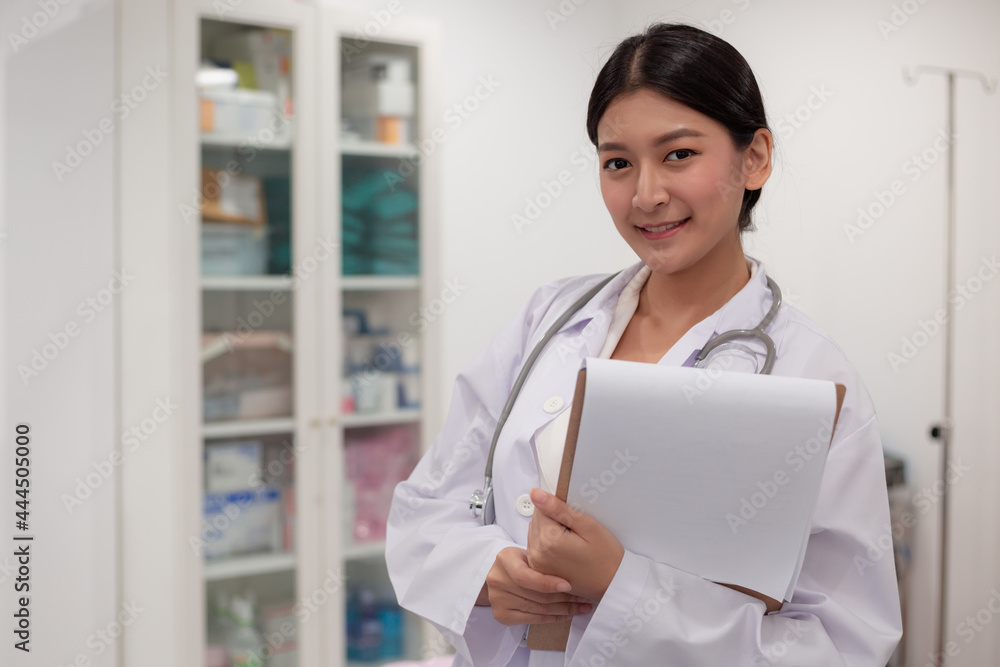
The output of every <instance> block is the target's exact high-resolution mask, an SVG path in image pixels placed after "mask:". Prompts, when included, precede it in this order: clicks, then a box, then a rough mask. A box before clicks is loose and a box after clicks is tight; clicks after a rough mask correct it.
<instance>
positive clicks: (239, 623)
mask: <svg viewBox="0 0 1000 667" xmlns="http://www.w3.org/2000/svg"><path fill="white" fill-rule="evenodd" d="M229 606H230V613H231V615H232V620H233V628H232V630H231V631H230V633H229V637H228V640H227V642H226V652H227V653H228V654H229V665H230V667H263V665H264V659H263V657H262V654H261V651H262V649H263V647H264V639H263V638H262V637H261V636H260V633H259V632H257V629H256V628H255V627H254V622H253V602H252V601H251V599H250V598H249V597H240V596H238V595H234V596H233V599H232V601H231V602H230V605H229Z"/></svg>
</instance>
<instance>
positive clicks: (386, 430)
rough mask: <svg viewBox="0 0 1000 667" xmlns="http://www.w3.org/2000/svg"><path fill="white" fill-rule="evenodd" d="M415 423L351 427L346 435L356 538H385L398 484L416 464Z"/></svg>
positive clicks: (367, 539)
mask: <svg viewBox="0 0 1000 667" xmlns="http://www.w3.org/2000/svg"><path fill="white" fill-rule="evenodd" d="M415 445H416V438H415V435H414V429H413V427H412V426H407V425H404V426H388V427H375V428H363V429H352V430H351V431H348V434H347V437H346V444H345V451H346V464H347V477H348V478H349V479H350V480H351V481H352V482H353V484H354V498H355V512H354V531H353V532H354V539H355V540H356V541H358V542H365V541H369V540H382V539H385V524H386V519H387V518H388V517H389V507H390V505H391V504H392V491H393V489H394V488H395V486H396V485H397V484H398V483H399V482H401V481H403V480H404V479H406V478H407V477H409V475H410V472H411V471H412V470H413V467H414V466H415V465H416V451H415V450H416V447H415Z"/></svg>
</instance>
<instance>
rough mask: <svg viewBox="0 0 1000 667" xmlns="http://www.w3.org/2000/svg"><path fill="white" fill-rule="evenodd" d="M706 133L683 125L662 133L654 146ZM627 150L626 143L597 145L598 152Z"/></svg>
mask: <svg viewBox="0 0 1000 667" xmlns="http://www.w3.org/2000/svg"><path fill="white" fill-rule="evenodd" d="M704 136H705V135H704V134H703V133H701V132H699V131H698V130H693V129H691V128H689V127H682V128H680V129H679V130H674V131H673V132H667V133H666V134H663V135H660V136H659V137H657V138H656V140H655V141H653V145H654V146H660V145H662V144H665V143H668V142H670V141H673V140H674V139H680V138H682V137H704ZM624 150H627V149H626V148H625V145H624V144H616V143H613V142H608V141H606V142H604V143H603V144H600V145H599V146H598V147H597V152H598V153H603V152H605V151H624Z"/></svg>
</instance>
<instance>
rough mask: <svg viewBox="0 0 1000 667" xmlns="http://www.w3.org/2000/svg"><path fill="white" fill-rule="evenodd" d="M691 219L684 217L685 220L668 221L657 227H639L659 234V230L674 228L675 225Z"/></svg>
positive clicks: (677, 225)
mask: <svg viewBox="0 0 1000 667" xmlns="http://www.w3.org/2000/svg"><path fill="white" fill-rule="evenodd" d="M690 219H691V218H684V219H683V220H681V221H679V222H668V223H667V224H665V225H657V226H656V227H639V229H642V230H645V231H647V232H651V233H653V234H658V233H659V232H665V231H667V230H668V229H673V228H674V227H679V226H680V225H683V224H684V223H685V222H687V221H688V220H690Z"/></svg>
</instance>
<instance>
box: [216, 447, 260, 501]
mask: <svg viewBox="0 0 1000 667" xmlns="http://www.w3.org/2000/svg"><path fill="white" fill-rule="evenodd" d="M262 451H263V450H262V448H261V443H260V441H259V440H244V441H238V442H220V443H218V444H212V445H208V446H207V447H205V490H206V491H208V492H209V493H225V492H228V491H242V490H245V489H249V488H251V487H253V486H254V484H255V482H256V483H257V484H259V483H260V482H259V480H260V479H261V473H262V465H261V462H262V460H263V457H262Z"/></svg>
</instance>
